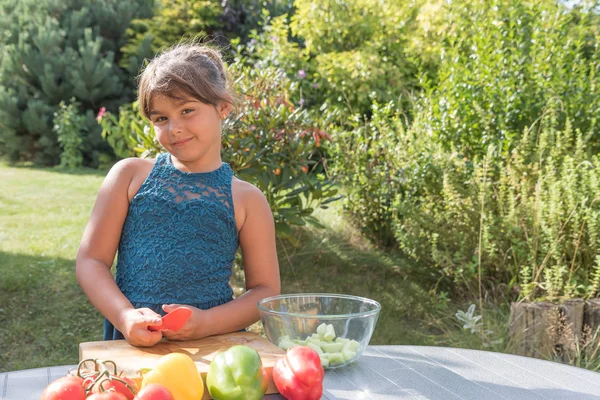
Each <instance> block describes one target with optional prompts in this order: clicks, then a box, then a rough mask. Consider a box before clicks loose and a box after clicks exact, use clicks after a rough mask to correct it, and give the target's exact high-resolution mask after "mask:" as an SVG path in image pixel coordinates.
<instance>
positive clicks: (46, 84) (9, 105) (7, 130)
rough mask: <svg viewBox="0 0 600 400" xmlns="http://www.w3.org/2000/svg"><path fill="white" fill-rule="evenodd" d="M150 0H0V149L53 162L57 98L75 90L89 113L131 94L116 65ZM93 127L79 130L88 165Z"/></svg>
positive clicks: (92, 158) (93, 151) (56, 157)
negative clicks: (128, 33) (129, 31)
mask: <svg viewBox="0 0 600 400" xmlns="http://www.w3.org/2000/svg"><path fill="white" fill-rule="evenodd" d="M153 7H154V0H129V1H120V0H2V1H1V2H0V61H1V62H0V155H5V156H8V158H9V159H10V160H13V161H15V160H32V161H35V162H36V163H38V164H43V165H55V164H58V162H59V161H60V146H59V144H58V141H57V137H56V132H55V131H54V130H53V129H52V128H53V127H52V120H53V115H54V113H55V112H56V111H57V109H58V105H59V103H60V102H61V101H68V100H69V99H71V98H72V97H75V98H76V99H77V101H78V102H79V103H80V104H81V107H80V112H81V113H82V114H84V115H88V117H86V118H87V119H89V114H92V115H93V113H95V112H97V111H98V109H99V108H100V107H101V106H105V107H107V108H109V109H117V107H118V106H119V105H120V104H122V103H125V102H128V101H131V100H132V99H133V88H132V87H131V85H130V82H131V80H130V79H129V77H128V74H127V71H125V70H123V69H122V68H120V67H119V66H118V62H119V61H120V57H121V53H120V50H119V49H120V48H121V47H122V46H123V45H124V43H125V37H124V33H125V31H126V30H127V28H128V27H129V25H130V23H131V21H132V20H133V19H139V18H149V17H150V16H151V15H152V10H153ZM98 138H100V129H99V127H94V128H93V129H89V130H87V132H82V140H83V142H84V143H88V142H90V143H94V145H95V146H98V147H90V146H89V144H86V145H85V146H83V147H84V149H87V151H86V152H84V163H86V164H87V165H94V164H95V163H96V162H97V156H98V150H102V149H108V147H107V146H106V145H105V144H104V143H102V141H100V140H97V139H98Z"/></svg>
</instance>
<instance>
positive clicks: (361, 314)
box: [258, 293, 381, 369]
mask: <svg viewBox="0 0 600 400" xmlns="http://www.w3.org/2000/svg"><path fill="white" fill-rule="evenodd" d="M258 309H259V312H260V318H261V320H262V323H263V326H264V329H265V333H266V334H267V338H268V339H269V341H271V342H272V343H274V344H275V345H277V346H279V347H281V348H282V349H284V350H287V349H289V348H291V347H293V346H297V345H303V346H309V347H311V348H313V349H314V350H315V351H316V352H317V353H319V356H320V358H321V364H322V365H323V367H324V368H325V369H333V368H339V367H343V366H345V365H348V364H350V363H352V362H353V361H354V360H356V359H357V358H358V357H360V355H361V354H362V352H363V351H364V350H365V348H366V347H367V345H368V344H369V340H371V335H372V334H373V330H374V329H375V325H376V324H377V318H378V317H379V311H380V310H381V305H380V304H379V303H378V302H376V301H375V300H371V299H367V298H364V297H358V296H351V295H345V294H328V293H306V294H285V295H279V296H273V297H268V298H266V299H263V300H261V301H260V302H259V303H258Z"/></svg>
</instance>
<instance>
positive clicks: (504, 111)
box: [423, 0, 600, 157]
mask: <svg viewBox="0 0 600 400" xmlns="http://www.w3.org/2000/svg"><path fill="white" fill-rule="evenodd" d="M444 14H445V15H447V18H448V20H449V21H452V29H451V30H449V32H448V34H447V35H446V37H445V38H444V41H443V42H442V46H441V47H442V48H441V56H442V57H441V62H440V65H439V69H438V70H437V75H436V76H435V77H434V78H433V80H432V81H431V82H430V83H428V82H427V81H426V80H424V81H423V85H424V86H425V88H426V89H427V91H428V95H427V98H428V104H427V106H426V107H427V108H428V110H429V112H430V118H431V130H432V131H433V132H434V133H435V134H436V135H437V136H438V137H439V138H440V140H441V141H442V142H443V143H444V144H445V145H446V148H450V147H451V146H455V147H456V148H457V149H458V151H460V152H461V153H464V154H465V155H466V156H469V157H473V156H474V155H478V156H483V155H485V153H486V149H487V148H488V146H489V145H490V144H493V145H495V146H497V147H499V148H501V149H505V150H506V149H509V148H510V147H511V144H512V143H513V141H518V139H519V136H520V135H521V133H522V132H523V131H524V130H525V129H527V128H529V127H530V126H531V125H533V124H534V123H535V122H536V120H537V119H538V118H539V117H540V116H541V115H542V113H543V111H544V110H545V109H547V108H548V106H549V104H554V103H556V102H560V103H561V108H560V112H559V113H558V115H557V118H558V122H559V126H560V128H561V129H563V128H564V127H565V123H566V117H567V115H569V116H570V117H571V118H572V120H571V123H572V124H573V128H576V129H580V130H581V131H582V132H586V133H588V134H589V135H591V136H592V138H593V139H594V140H593V141H591V142H590V143H589V145H590V146H593V147H594V149H596V150H598V149H600V146H598V145H597V143H600V142H599V141H598V139H599V138H600V135H599V132H598V125H597V122H596V121H597V113H598V110H599V109H600V92H599V91H598V87H599V83H600V81H599V74H598V72H599V68H600V63H599V61H600V50H599V48H598V41H597V36H594V32H595V31H594V29H596V28H595V26H596V25H597V23H598V16H597V15H595V14H594V13H593V12H592V11H589V10H588V11H585V10H577V11H568V10H567V9H566V8H565V7H564V6H563V5H560V4H558V2H554V1H545V0H519V1H516V0H493V1H479V0H463V1H453V2H451V3H449V5H447V6H446V7H445V8H444Z"/></svg>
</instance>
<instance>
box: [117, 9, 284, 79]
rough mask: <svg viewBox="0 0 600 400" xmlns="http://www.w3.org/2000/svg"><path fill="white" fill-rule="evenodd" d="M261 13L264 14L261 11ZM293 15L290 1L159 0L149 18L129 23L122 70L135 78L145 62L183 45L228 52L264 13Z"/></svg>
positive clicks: (259, 20) (255, 26)
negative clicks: (208, 43)
mask: <svg viewBox="0 0 600 400" xmlns="http://www.w3.org/2000/svg"><path fill="white" fill-rule="evenodd" d="M263 10H264V11H263ZM265 11H266V12H267V13H270V14H272V15H275V16H277V15H280V14H283V13H285V12H290V11H292V1H291V0H269V1H258V0H226V1H221V0H202V1H189V0H158V1H157V4H156V7H155V10H154V15H153V16H152V17H151V18H145V19H138V20H135V21H133V22H132V24H131V27H130V28H129V29H128V30H127V44H126V45H125V46H123V48H122V52H123V54H124V56H123V59H122V61H121V66H123V67H124V68H126V69H127V70H128V71H129V74H130V76H131V77H132V78H135V77H136V76H137V74H138V71H140V69H141V68H142V67H143V62H144V60H145V59H150V58H152V57H154V55H155V54H157V53H158V52H159V51H160V50H163V49H165V48H169V47H171V46H174V45H176V44H178V43H181V42H182V41H190V40H200V39H201V40H206V41H211V42H213V43H216V44H218V45H219V46H221V47H222V48H224V49H226V50H228V49H229V44H230V40H232V39H234V40H237V41H242V42H245V41H246V40H247V38H248V35H249V34H250V32H251V31H252V30H254V31H256V30H257V29H259V28H260V26H259V25H260V23H261V21H262V15H263V12H265Z"/></svg>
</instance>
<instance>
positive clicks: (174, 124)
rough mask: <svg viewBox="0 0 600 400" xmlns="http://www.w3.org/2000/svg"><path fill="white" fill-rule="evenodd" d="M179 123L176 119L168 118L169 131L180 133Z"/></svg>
mask: <svg viewBox="0 0 600 400" xmlns="http://www.w3.org/2000/svg"><path fill="white" fill-rule="evenodd" d="M181 129H182V128H181V123H180V122H179V121H177V120H174V119H171V120H169V133H181Z"/></svg>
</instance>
